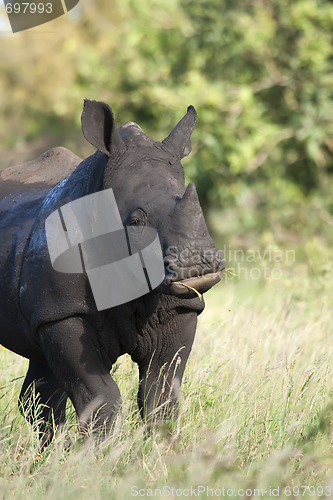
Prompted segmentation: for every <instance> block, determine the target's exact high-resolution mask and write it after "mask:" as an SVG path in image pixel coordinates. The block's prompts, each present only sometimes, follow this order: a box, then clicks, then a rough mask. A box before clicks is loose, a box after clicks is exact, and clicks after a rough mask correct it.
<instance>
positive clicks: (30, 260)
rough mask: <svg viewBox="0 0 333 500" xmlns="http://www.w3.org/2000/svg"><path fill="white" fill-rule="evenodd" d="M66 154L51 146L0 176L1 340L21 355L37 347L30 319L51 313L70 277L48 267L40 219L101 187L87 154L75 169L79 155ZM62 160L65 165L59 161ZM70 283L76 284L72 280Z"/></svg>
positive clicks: (43, 230)
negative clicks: (31, 159) (37, 157)
mask: <svg viewBox="0 0 333 500" xmlns="http://www.w3.org/2000/svg"><path fill="white" fill-rule="evenodd" d="M59 150H60V151H59ZM67 153H70V152H69V151H68V152H67V150H65V149H64V148H56V150H55V151H54V150H51V152H48V153H46V154H45V155H46V156H45V155H42V156H41V157H40V158H39V159H38V160H36V162H35V167H36V168H35V170H34V168H33V167H34V165H33V163H34V162H29V163H28V164H25V165H21V166H18V167H11V168H10V169H6V170H5V171H3V172H2V173H1V177H0V235H1V238H0V324H1V331H0V343H2V344H3V345H5V346H6V347H8V348H9V349H11V350H13V351H15V352H17V353H18V354H21V355H23V356H26V357H34V354H35V352H34V351H35V350H36V346H35V342H34V336H33V325H34V324H36V322H37V323H38V321H37V320H36V321H34V319H33V317H36V318H37V317H38V318H40V319H42V318H43V309H44V310H46V309H48V313H46V314H45V317H47V318H48V317H52V311H51V309H52V307H51V302H53V304H57V297H58V296H60V297H61V299H62V298H63V297H64V296H65V295H66V290H68V288H70V287H68V283H66V281H67V280H66V278H67V279H68V277H69V276H70V277H71V278H72V276H73V275H67V276H66V275H63V274H62V273H56V272H55V271H54V270H53V268H52V266H51V262H50V258H49V255H48V251H47V246H46V241H45V219H46V217H47V216H48V215H49V214H50V213H51V212H52V211H54V210H55V209H56V208H58V206H61V205H63V204H65V203H68V202H69V201H71V200H72V199H76V198H79V197H80V196H84V195H85V194H87V192H89V190H90V189H95V188H96V185H101V175H102V176H103V168H102V169H101V174H99V175H97V176H94V175H93V172H92V170H93V168H94V166H96V162H94V161H91V158H92V157H90V159H87V160H85V161H83V162H82V163H81V164H80V165H79V166H78V167H77V162H80V159H79V158H78V157H76V156H75V155H73V154H67ZM102 156H104V155H102ZM52 158H53V159H55V162H54V163H52ZM61 158H62V160H61ZM66 158H67V159H69V164H68V165H65V164H64V163H62V161H65V160H66ZM89 160H90V161H89ZM99 160H101V158H99ZM97 163H98V162H97ZM43 166H44V167H45V169H44V170H43ZM87 166H88V167H90V168H86V167H87ZM97 166H100V165H97ZM58 167H59V169H60V171H61V174H60V173H59V171H58V172H57V171H56V170H57V169H58ZM75 167H77V168H76V169H75ZM73 170H74V172H73ZM68 173H70V175H67V177H66V178H65V179H64V178H63V176H64V175H66V174H68ZM39 174H40V176H39ZM59 177H60V178H62V180H61V179H60V182H59ZM92 179H93V181H92ZM32 180H33V181H34V182H31V181H32ZM57 181H58V182H57ZM91 181H92V182H91ZM90 184H91V185H90ZM52 186H54V187H53V188H52ZM80 278H81V279H82V276H80ZM52 280H53V281H52ZM59 281H60V283H59ZM74 281H75V280H74ZM64 282H65V283H64ZM62 283H63V284H62ZM70 283H71V284H72V285H73V286H74V287H75V286H76V285H75V284H73V279H70ZM81 288H82V287H81ZM39 301H40V302H39ZM60 302H61V300H60ZM67 302H69V300H68V298H67ZM56 307H57V306H56V305H55V306H54V308H55V309H56ZM60 309H61V307H60ZM62 310H63V314H65V312H64V307H63V308H62ZM56 316H57V314H56ZM31 351H33V352H31Z"/></svg>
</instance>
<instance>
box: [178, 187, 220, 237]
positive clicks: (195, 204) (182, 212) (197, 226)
mask: <svg viewBox="0 0 333 500" xmlns="http://www.w3.org/2000/svg"><path fill="white" fill-rule="evenodd" d="M173 215H174V219H173V220H174V223H175V224H176V225H177V226H179V228H178V227H177V229H178V230H179V229H180V232H181V233H183V232H184V233H186V235H187V237H188V238H195V239H197V238H199V239H205V238H208V239H209V241H210V240H211V238H210V236H209V235H208V231H207V228H206V224H205V220H204V215H203V212H202V209H201V206H200V202H199V198H198V193H197V190H196V188H195V185H194V184H193V182H190V183H189V185H188V186H187V188H186V191H185V193H184V196H183V197H182V198H181V200H179V202H178V203H177V205H176V207H175V209H174V213H173ZM185 228H186V229H185ZM190 233H191V234H190Z"/></svg>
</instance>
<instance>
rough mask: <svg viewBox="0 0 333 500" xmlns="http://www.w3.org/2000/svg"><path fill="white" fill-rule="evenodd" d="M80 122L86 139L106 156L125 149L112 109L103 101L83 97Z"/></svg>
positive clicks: (114, 154)
mask: <svg viewBox="0 0 333 500" xmlns="http://www.w3.org/2000/svg"><path fill="white" fill-rule="evenodd" d="M81 124H82V132H83V135H84V137H85V138H86V139H87V141H88V142H90V144H92V145H93V146H95V148H97V149H98V150H99V151H101V152H102V153H105V154H106V155H107V156H110V157H115V156H118V155H119V154H120V153H121V152H122V151H123V150H124V149H125V144H124V143H123V141H122V139H121V137H120V134H119V131H118V129H117V126H116V123H115V120H114V117H113V113H112V109H111V108H110V107H109V106H108V105H107V104H105V102H100V101H90V100H89V99H85V100H84V106H83V111H82V115H81Z"/></svg>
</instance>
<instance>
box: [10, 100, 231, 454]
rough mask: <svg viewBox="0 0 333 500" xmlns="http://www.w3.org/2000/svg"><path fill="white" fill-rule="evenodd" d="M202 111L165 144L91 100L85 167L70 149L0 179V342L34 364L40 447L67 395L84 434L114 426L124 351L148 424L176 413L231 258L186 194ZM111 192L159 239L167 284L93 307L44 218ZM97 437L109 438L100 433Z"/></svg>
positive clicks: (127, 215) (26, 389)
mask: <svg viewBox="0 0 333 500" xmlns="http://www.w3.org/2000/svg"><path fill="white" fill-rule="evenodd" d="M195 122H196V112H195V110H194V108H193V107H190V108H188V112H187V114H186V115H185V116H184V118H183V119H182V120H181V121H180V122H179V123H178V125H177V126H176V127H175V129H174V130H173V131H172V132H171V134H170V135H169V137H167V138H166V139H165V140H164V141H163V142H161V143H160V142H154V141H152V140H151V139H149V138H148V137H147V136H146V135H145V134H144V133H143V131H142V130H141V128H140V127H139V126H138V125H136V124H134V123H128V124H125V125H123V126H122V127H120V128H119V129H117V127H116V125H115V122H114V118H113V114H112V111H111V109H110V108H109V107H108V106H107V105H106V104H104V103H101V102H96V101H87V100H86V101H85V105H84V110H83V113H82V130H83V134H84V136H85V137H86V139H87V140H88V141H89V142H90V143H91V144H93V145H94V146H95V147H96V148H97V152H96V153H95V154H94V155H92V156H91V157H89V158H87V159H86V160H83V161H82V160H81V159H80V158H78V157H77V156H75V155H74V154H73V153H71V152H69V151H67V150H66V149H64V148H55V149H53V150H51V151H49V152H47V153H45V154H44V155H42V156H41V157H40V158H39V159H37V160H35V161H33V162H29V163H27V164H25V165H21V166H19V167H12V168H9V169H7V170H5V171H3V172H2V173H1V176H0V343H1V344H2V345H4V346H5V347H7V348H8V349H10V350H12V351H14V352H16V353H17V354H19V355H21V356H24V357H26V358H28V359H29V360H30V364H29V369H28V372H27V375H26V378H25V381H24V384H23V387H22V391H21V394H20V400H19V402H20V408H21V410H23V409H24V410H25V416H26V417H27V418H28V420H30V421H31V422H32V421H33V411H32V409H30V410H29V398H31V394H32V386H33V385H35V390H36V392H38V393H39V395H40V403H42V404H43V405H45V406H44V407H43V410H42V415H41V417H42V419H43V424H42V425H41V426H40V430H41V433H43V432H44V433H46V434H45V435H46V436H47V437H45V435H44V444H46V443H47V442H48V441H49V440H50V439H51V438H52V433H53V431H52V426H51V425H49V423H50V422H54V423H55V424H56V426H59V425H60V424H61V423H63V422H64V419H65V405H66V400H67V397H69V398H70V399H71V401H72V402H73V405H74V407H75V410H76V413H77V416H78V420H79V424H80V427H81V429H82V430H85V429H87V428H88V426H90V425H91V426H92V427H93V429H94V430H95V431H96V432H97V431H98V432H101V431H102V436H104V435H105V434H106V433H107V432H109V431H110V429H112V427H113V425H114V422H115V418H116V416H117V415H118V412H119V409H120V405H121V397H120V392H119V389H118V387H117V385H116V383H115V382H114V380H113V379H112V377H111V375H110V370H111V368H112V365H113V364H114V363H115V361H116V360H117V358H118V357H119V356H121V355H122V354H124V353H128V354H130V356H131V357H132V359H133V361H135V362H136V363H137V364H138V366H139V374H140V383H139V392H138V404H139V408H140V411H141V414H142V417H143V418H147V417H148V416H150V417H151V419H152V420H161V419H167V418H169V417H170V416H172V415H174V414H175V413H176V412H177V401H178V397H179V389H180V385H181V381H182V377H183V373H184V368H185V364H186V361H187V359H188V356H189V354H190V350H191V347H192V343H193V339H194V335H195V330H196V323H197V315H198V314H200V312H201V311H202V310H203V308H204V302H203V300H201V301H200V300H199V298H198V297H197V295H196V294H195V293H194V292H193V291H191V290H190V289H188V288H187V287H185V286H184V285H182V284H179V283H178V284H177V283H175V282H176V281H177V282H179V281H182V282H183V283H185V284H186V283H187V284H189V285H190V286H192V287H194V288H196V289H197V290H198V291H201V292H205V291H206V290H208V289H209V288H210V287H211V286H213V285H214V284H215V283H217V282H218V281H219V280H220V278H221V270H222V269H223V267H224V266H223V263H222V261H221V252H220V251H218V250H217V249H216V247H215V245H214V243H213V241H212V239H211V237H210V236H209V234H208V231H207V228H206V225H205V222H204V218H203V214H202V210H201V208H200V204H199V201H198V198H197V194H196V190H195V187H194V185H193V184H190V185H189V186H188V188H187V189H186V191H185V187H184V173H183V168H182V165H181V163H180V160H181V158H183V157H184V156H186V155H187V154H189V152H190V151H191V144H190V136H191V133H192V131H193V128H194V125H195ZM110 187H112V188H113V191H114V194H115V198H116V202H117V205H118V208H119V211H120V214H121V217H122V221H123V224H126V225H146V224H147V225H149V226H152V227H154V228H155V229H156V230H157V231H158V233H159V237H160V241H161V245H162V249H163V254H164V257H165V269H166V272H165V280H164V282H163V283H162V284H161V285H160V287H159V288H158V289H156V290H154V291H152V292H150V293H149V294H147V295H145V296H143V297H140V298H138V299H136V300H133V301H131V302H128V303H126V304H123V305H120V306H117V307H114V308H112V309H107V310H103V311H97V309H96V305H95V302H94V299H93V296H92V292H91V289H90V286H89V282H88V280H87V276H86V275H85V274H65V273H59V272H56V271H55V270H54V269H53V268H52V266H51V262H50V258H49V254H48V250H47V244H46V240H45V227H44V225H45V219H46V218H47V216H48V215H49V214H50V213H52V212H53V211H54V210H56V209H57V208H59V207H61V206H62V205H64V204H65V203H68V202H70V201H72V200H75V199H78V198H81V197H82V196H85V195H87V194H89V193H93V192H97V191H100V190H102V189H105V188H110ZM100 435H101V434H100Z"/></svg>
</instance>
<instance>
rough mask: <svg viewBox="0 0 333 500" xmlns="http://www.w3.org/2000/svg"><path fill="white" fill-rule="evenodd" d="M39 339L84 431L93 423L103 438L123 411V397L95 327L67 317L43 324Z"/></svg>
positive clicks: (99, 436)
mask: <svg viewBox="0 0 333 500" xmlns="http://www.w3.org/2000/svg"><path fill="white" fill-rule="evenodd" d="M39 338H40V343H41V346H42V349H43V351H44V354H45V357H46V359H47V362H48V364H49V366H50V368H51V370H52V371H53V373H54V375H55V376H56V377H57V380H58V381H59V384H60V385H61V386H62V388H63V389H64V390H65V392H66V393H67V395H68V396H69V398H70V399H71V401H72V403H73V405H74V408H75V410H76V414H77V417H78V420H79V424H80V427H81V429H82V430H83V431H84V432H85V431H87V430H88V429H89V428H90V427H91V426H92V429H93V431H94V433H95V434H96V435H97V436H96V437H97V438H98V439H100V438H101V439H103V438H104V437H105V436H106V435H107V433H108V432H109V431H110V430H111V429H112V427H113V425H114V423H115V420H116V417H117V416H118V414H119V412H120V405H121V397H120V392H119V389H118V386H117V385H116V383H115V381H114V380H113V379H112V377H111V375H110V369H111V364H109V362H108V361H107V359H106V356H105V354H104V353H103V352H101V349H100V346H99V344H98V340H97V337H96V332H95V330H94V328H93V326H92V325H91V324H90V323H89V322H88V321H87V320H86V319H84V318H81V317H79V316H77V317H72V318H67V319H64V320H62V321H58V322H54V323H49V324H45V325H43V326H42V327H40V329H39Z"/></svg>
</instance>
